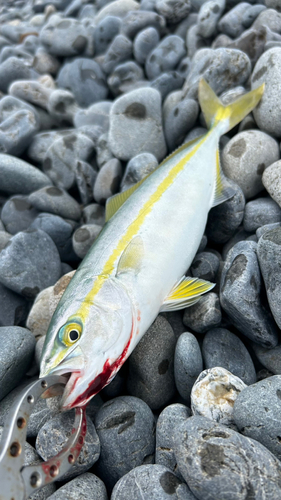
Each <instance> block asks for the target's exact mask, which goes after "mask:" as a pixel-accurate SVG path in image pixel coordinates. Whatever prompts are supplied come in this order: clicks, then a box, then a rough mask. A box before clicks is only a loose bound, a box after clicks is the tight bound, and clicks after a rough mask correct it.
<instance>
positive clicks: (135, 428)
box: [95, 396, 155, 488]
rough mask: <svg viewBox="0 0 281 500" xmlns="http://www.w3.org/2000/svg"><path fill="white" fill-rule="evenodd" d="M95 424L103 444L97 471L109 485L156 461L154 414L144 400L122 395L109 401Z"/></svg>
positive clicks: (102, 408)
mask: <svg viewBox="0 0 281 500" xmlns="http://www.w3.org/2000/svg"><path fill="white" fill-rule="evenodd" d="M95 426H96V430H97V433H98V436H99V439H100V443H101V454H100V458H99V461H98V463H97V464H96V470H97V474H98V475H99V477H100V478H101V479H102V480H103V481H104V482H105V484H106V485H107V486H108V487H109V488H112V487H113V486H114V484H115V483H116V481H118V479H120V478H121V477H122V476H124V474H126V473H127V472H129V471H130V470H131V469H134V468H135V467H137V466H138V465H142V464H143V463H146V464H147V463H152V462H153V458H154V449H155V423H154V417H153V413H152V411H151V410H150V408H149V406H147V404H146V403H145V402H144V401H142V400H141V399H138V398H134V397H131V396H121V397H118V398H115V399H112V400H111V401H108V402H107V403H105V404H104V405H103V406H102V407H101V409H100V410H99V411H98V413H97V415H96V417H95Z"/></svg>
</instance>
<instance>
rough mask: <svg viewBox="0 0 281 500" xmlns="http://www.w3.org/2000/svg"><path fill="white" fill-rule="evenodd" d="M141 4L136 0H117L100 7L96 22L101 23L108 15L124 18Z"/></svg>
mask: <svg viewBox="0 0 281 500" xmlns="http://www.w3.org/2000/svg"><path fill="white" fill-rule="evenodd" d="M139 8H140V5H139V3H138V2H135V0H116V1H114V3H113V2H111V3H109V4H108V5H105V6H104V7H103V8H101V9H100V11H99V12H98V14H97V15H96V17H95V22H96V23H99V22H100V21H101V20H102V19H104V18H105V17H106V16H117V17H120V18H121V19H123V18H124V17H125V16H126V15H127V14H128V12H131V11H134V10H138V9H139Z"/></svg>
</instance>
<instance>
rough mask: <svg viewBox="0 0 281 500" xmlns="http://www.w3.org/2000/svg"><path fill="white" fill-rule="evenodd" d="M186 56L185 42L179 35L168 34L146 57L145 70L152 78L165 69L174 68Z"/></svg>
mask: <svg viewBox="0 0 281 500" xmlns="http://www.w3.org/2000/svg"><path fill="white" fill-rule="evenodd" d="M185 56H186V49H185V44H184V41H183V40H182V38H180V37H179V36H177V35H168V36H166V37H165V38H163V39H162V40H161V42H160V43H159V44H158V45H157V46H156V47H155V49H154V50H152V52H150V54H149V56H148V57H147V59H146V63H145V71H146V74H147V76H148V78H149V80H152V79H153V78H156V77H157V76H159V75H160V74H161V73H162V72H164V71H169V70H172V69H174V68H175V67H176V66H177V65H178V63H179V62H180V60H181V59H182V58H183V57H185Z"/></svg>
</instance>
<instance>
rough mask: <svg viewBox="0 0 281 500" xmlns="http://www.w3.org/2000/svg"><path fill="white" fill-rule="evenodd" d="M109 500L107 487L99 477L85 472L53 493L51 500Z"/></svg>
mask: <svg viewBox="0 0 281 500" xmlns="http://www.w3.org/2000/svg"><path fill="white" fill-rule="evenodd" d="M81 498H83V499H84V500H108V496H107V492H106V488H105V486H104V483H103V482H102V481H101V480H100V478H99V477H97V476H95V475H94V474H91V473H90V472H85V474H81V476H78V477H76V478H74V479H72V480H71V481H69V482H68V483H66V484H65V485H64V486H61V487H60V488H59V489H58V490H57V491H56V492H55V493H53V494H52V495H51V496H50V497H49V499H50V500H66V499H71V500H81Z"/></svg>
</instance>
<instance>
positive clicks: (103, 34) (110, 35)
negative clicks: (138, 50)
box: [95, 16, 122, 55]
mask: <svg viewBox="0 0 281 500" xmlns="http://www.w3.org/2000/svg"><path fill="white" fill-rule="evenodd" d="M121 22H122V21H121V19H120V18H119V17H116V16H106V17H105V18H104V19H102V21H101V22H100V23H99V24H98V25H97V27H96V29H95V53H96V55H100V54H104V52H106V51H107V49H108V47H109V45H110V44H111V42H112V40H113V39H114V38H115V37H116V36H117V35H118V34H119V31H120V26H121Z"/></svg>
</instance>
